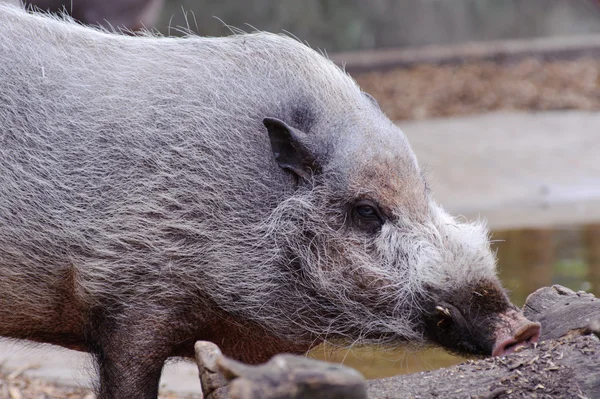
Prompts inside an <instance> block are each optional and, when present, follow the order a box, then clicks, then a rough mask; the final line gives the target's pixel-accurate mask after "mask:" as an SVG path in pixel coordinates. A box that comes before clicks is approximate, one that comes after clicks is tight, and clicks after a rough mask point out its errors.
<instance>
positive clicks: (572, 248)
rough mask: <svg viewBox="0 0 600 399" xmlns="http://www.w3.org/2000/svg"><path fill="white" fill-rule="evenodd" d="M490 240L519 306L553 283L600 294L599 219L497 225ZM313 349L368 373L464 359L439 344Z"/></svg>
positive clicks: (405, 370) (429, 366)
mask: <svg viewBox="0 0 600 399" xmlns="http://www.w3.org/2000/svg"><path fill="white" fill-rule="evenodd" d="M492 240H493V247H494V249H495V250H496V252H497V256H498V269H499V272H500V278H501V279H502V282H503V283H504V286H505V287H506V288H507V289H508V290H509V291H510V296H511V299H512V300H513V302H514V303H515V304H517V305H518V306H521V305H523V303H524V302H525V299H526V298H527V295H529V294H530V293H531V292H533V291H535V290H536V289H538V288H540V287H544V286H548V285H552V284H561V285H564V286H567V287H569V288H571V289H573V290H575V291H578V290H586V291H590V292H592V293H594V294H595V295H597V296H600V224H595V225H588V226H571V227H565V228H561V229H526V230H506V231H496V232H494V234H493V236H492ZM313 354H314V355H315V357H318V358H321V359H326V360H332V361H338V362H343V363H345V364H348V365H350V366H352V367H355V368H357V369H358V370H360V371H361V372H363V373H364V374H365V376H366V377H367V378H381V377H387V376H391V375H397V374H404V373H413V372H417V371H423V370H432V369H436V368H439V367H445V366H449V365H452V364H455V363H459V362H461V361H463V360H464V359H463V358H459V357H456V356H452V355H449V354H446V353H445V352H443V351H441V350H438V349H430V350H426V351H419V352H416V351H415V350H387V351H380V350H374V349H372V348H361V349H353V350H350V351H348V350H334V349H331V348H318V349H317V350H315V351H313Z"/></svg>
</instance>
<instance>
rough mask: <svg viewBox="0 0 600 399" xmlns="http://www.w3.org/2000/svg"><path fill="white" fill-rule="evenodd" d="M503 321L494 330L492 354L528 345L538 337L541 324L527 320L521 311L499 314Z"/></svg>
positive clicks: (503, 353) (496, 354) (504, 352)
mask: <svg viewBox="0 0 600 399" xmlns="http://www.w3.org/2000/svg"><path fill="white" fill-rule="evenodd" d="M501 319H503V322H502V323H501V325H500V326H499V328H498V329H497V331H496V343H495V345H494V349H493V351H492V356H504V355H508V354H510V353H513V352H515V351H517V350H519V348H523V347H526V346H529V345H530V344H533V343H535V342H537V341H538V339H539V338H540V332H541V329H542V328H541V325H540V323H533V322H531V321H529V320H527V319H526V318H525V317H524V316H523V315H522V314H521V312H517V311H512V312H509V313H508V314H503V315H501Z"/></svg>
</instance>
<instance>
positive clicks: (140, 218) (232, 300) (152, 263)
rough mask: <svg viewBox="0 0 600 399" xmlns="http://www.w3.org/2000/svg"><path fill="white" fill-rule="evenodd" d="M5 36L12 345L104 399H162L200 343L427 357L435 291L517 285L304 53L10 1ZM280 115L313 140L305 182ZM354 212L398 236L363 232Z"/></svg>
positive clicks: (351, 94)
mask: <svg viewBox="0 0 600 399" xmlns="http://www.w3.org/2000/svg"><path fill="white" fill-rule="evenodd" d="M0 38H1V39H0V165H1V167H0V335H4V336H9V337H14V338H29V339H32V340H36V341H45V342H51V343H56V344H60V345H63V346H67V347H71V348H75V349H81V350H87V351H91V352H93V353H95V354H96V356H97V357H98V360H99V362H100V375H101V384H102V387H101V388H100V396H101V397H104V398H108V397H123V398H125V397H154V396H155V395H156V387H157V384H158V379H157V376H160V368H161V367H162V362H163V361H164V360H165V359H166V358H167V357H168V356H173V355H187V354H189V353H190V351H192V350H193V349H192V345H193V342H194V341H195V340H197V339H207V340H213V341H214V342H216V343H217V344H219V345H221V346H222V348H223V350H224V352H225V353H227V354H229V355H233V356H236V357H238V358H241V359H242V360H245V361H260V360H264V359H266V358H268V356H270V355H272V354H273V353H275V352H278V351H281V350H288V351H304V350H306V349H308V348H309V347H310V346H311V345H312V344H313V343H316V342H321V341H323V340H327V339H329V340H334V341H344V342H349V343H353V342H356V343H367V342H375V343H379V344H385V343H389V344H398V343H401V342H407V341H411V342H423V341H425V340H426V338H427V337H426V334H425V330H424V328H423V326H422V323H423V320H422V319H423V317H424V316H423V314H424V313H426V312H427V310H426V309H425V307H426V306H425V304H426V303H428V302H429V301H430V300H434V299H432V298H434V297H435V296H436V295H438V293H440V292H442V293H443V292H445V293H448V295H450V296H451V294H452V293H454V292H456V290H461V289H464V290H467V291H468V290H470V289H471V288H472V287H476V286H477V285H478V284H479V283H481V282H484V283H485V284H487V285H486V286H489V285H490V284H491V285H493V286H496V285H497V286H498V287H499V284H498V282H497V278H496V275H495V270H494V256H493V255H492V253H491V252H490V249H489V244H488V239H487V232H486V230H485V228H484V227H483V226H482V225H480V224H467V223H461V222H458V221H457V220H455V219H454V218H452V217H451V216H449V215H448V214H447V213H446V212H444V211H443V210H442V208H440V207H439V206H438V205H436V203H435V202H434V201H433V200H432V199H431V197H430V195H429V192H428V190H427V188H426V185H425V183H424V180H423V178H422V174H421V171H420V169H419V166H418V163H417V161H416V158H415V156H414V154H413V152H412V150H411V148H410V146H409V144H408V142H407V140H406V138H405V136H404V135H403V133H402V132H401V131H400V130H399V129H398V128H397V127H396V126H395V125H394V124H393V123H392V122H390V121H389V120H388V119H387V118H386V117H385V116H384V115H383V113H382V112H381V110H380V109H379V108H378V107H377V106H376V104H375V103H374V102H373V101H372V99H370V98H368V97H367V96H365V94H364V93H362V92H361V90H360V89H359V87H358V86H357V85H356V83H355V82H354V81H353V80H352V79H351V78H350V77H349V76H347V75H346V74H344V73H343V72H342V71H341V70H340V69H339V68H337V67H336V66H335V65H334V64H333V63H332V62H330V61H329V60H327V59H325V58H324V57H322V56H321V55H319V54H318V53H317V52H315V51H313V50H311V49H310V48H308V47H306V46H304V45H303V44H301V43H299V42H297V41H295V40H292V39H290V38H288V37H285V36H279V35H274V34H268V33H254V34H243V35H235V36H231V37H228V38H201V37H189V38H185V39H175V38H156V37H128V36H123V35H114V34H108V33H106V32H101V31H98V30H94V29H90V28H86V27H82V26H78V25H76V24H73V23H72V22H69V21H64V20H59V19H56V18H53V17H48V16H43V15H32V14H27V13H26V12H25V11H22V10H19V9H17V8H15V7H10V6H4V5H0ZM265 118H277V119H279V120H281V121H284V122H285V123H286V124H287V125H289V126H290V127H291V128H293V129H297V130H298V131H301V132H303V133H304V134H305V135H306V137H305V139H306V140H307V143H305V144H306V146H307V148H308V151H309V152H310V153H311V155H312V156H313V157H314V165H315V166H316V167H315V168H314V170H312V171H310V173H309V175H308V178H307V179H304V178H302V177H301V176H299V175H298V174H295V173H290V171H289V170H284V169H283V168H282V167H280V165H278V162H277V161H276V157H277V154H274V153H273V149H272V147H271V142H270V139H269V134H268V133H267V129H266V128H265V124H266V122H265V121H264V119H265ZM357 201H359V202H360V201H369V203H376V204H378V206H379V207H380V208H381V209H382V210H383V211H382V212H384V213H385V214H386V216H385V223H383V225H382V226H380V228H379V229H377V230H376V231H365V229H362V228H361V227H360V223H358V224H357V223H356V221H355V220H354V219H353V215H354V214H353V212H354V211H353V209H355V204H356V203H357ZM353 220H354V222H353ZM485 284H484V285H485ZM502 295H503V294H502ZM502 298H504V297H502ZM435 300H437V297H436V298H435ZM503 300H504V299H502V301H503ZM503 306H504V305H503ZM501 308H502V309H504V308H503V307H501ZM438 324H439V323H438ZM234 332H236V333H237V335H235V334H234ZM253 332H255V333H253ZM263 332H265V333H268V334H270V335H267V336H265V340H264V342H257V341H259V338H258V337H261V336H263V335H262V333H263ZM147 386H150V388H148V387H147Z"/></svg>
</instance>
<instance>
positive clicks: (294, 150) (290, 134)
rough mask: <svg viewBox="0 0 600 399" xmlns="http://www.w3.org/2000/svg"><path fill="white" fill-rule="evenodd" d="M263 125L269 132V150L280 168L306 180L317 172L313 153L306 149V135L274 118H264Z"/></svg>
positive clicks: (317, 168) (317, 167)
mask: <svg viewBox="0 0 600 399" xmlns="http://www.w3.org/2000/svg"><path fill="white" fill-rule="evenodd" d="M263 123H264V124H265V127H266V128H267V130H268V131H269V139H270V140H271V149H272V150H273V155H275V160H276V161H277V163H278V164H279V166H280V167H282V168H283V169H287V170H289V171H290V172H293V173H295V174H296V175H297V176H299V177H302V178H304V179H306V180H309V179H310V176H311V175H312V174H314V173H316V172H318V171H319V166H318V164H317V161H316V159H315V157H314V155H313V152H312V151H311V150H310V148H309V147H308V137H307V136H306V133H304V132H302V131H300V130H298V129H295V128H293V127H291V126H288V125H287V124H286V123H285V122H283V121H280V120H279V119H275V118H265V119H263Z"/></svg>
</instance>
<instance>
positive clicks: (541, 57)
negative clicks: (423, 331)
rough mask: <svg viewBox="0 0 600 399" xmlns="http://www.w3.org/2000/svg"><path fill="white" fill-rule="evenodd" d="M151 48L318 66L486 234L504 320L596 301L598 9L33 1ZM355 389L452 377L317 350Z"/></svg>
mask: <svg viewBox="0 0 600 399" xmlns="http://www.w3.org/2000/svg"><path fill="white" fill-rule="evenodd" d="M30 3H34V4H37V5H38V6H39V7H41V8H43V9H51V10H58V9H60V7H62V6H63V4H62V3H66V4H64V6H65V7H66V9H67V10H68V11H70V12H71V13H72V15H73V16H74V17H75V18H77V19H78V20H80V21H82V22H84V23H89V24H96V23H100V24H102V25H104V26H106V27H110V26H112V27H119V26H124V27H127V28H128V29H132V30H135V29H140V28H141V27H146V28H148V29H156V30H158V31H160V32H161V33H162V34H164V35H184V34H186V33H188V32H193V33H198V34H200V35H210V36H220V35H229V34H231V31H230V29H229V28H228V27H227V26H226V24H228V25H231V26H233V27H235V28H241V29H243V30H246V31H252V30H254V29H258V30H267V31H272V32H288V34H292V35H295V36H296V37H298V38H299V39H300V40H302V41H306V42H307V43H309V44H310V45H311V47H313V48H318V49H321V50H322V51H324V52H326V53H327V54H328V55H329V56H330V57H331V58H332V59H333V60H334V61H335V62H337V63H338V64H340V65H342V66H344V67H345V69H346V70H347V71H348V72H349V73H350V74H351V75H352V76H353V77H354V78H355V79H356V80H357V82H358V83H359V84H360V85H361V87H362V88H363V89H364V90H365V91H367V92H369V93H370V94H372V95H373V96H374V97H375V98H376V99H377V101H378V102H379V104H380V106H381V108H382V109H383V110H384V111H385V112H386V113H387V115H388V116H389V117H390V118H391V119H392V120H394V121H396V123H397V124H398V125H399V126H400V127H401V128H402V129H403V131H404V132H405V133H406V135H407V136H408V138H409V141H410V142H411V144H412V146H413V148H414V150H415V152H416V153H417V156H418V158H419V160H420V162H421V164H422V165H424V167H425V169H426V171H427V175H428V177H429V180H430V181H431V182H432V186H433V193H434V197H435V198H436V199H437V200H438V201H439V202H440V203H441V204H442V205H444V206H445V207H446V208H447V209H448V210H449V211H451V212H452V213H454V214H458V215H461V217H463V218H465V219H468V220H475V219H485V220H487V222H488V224H489V226H490V228H491V229H492V233H491V239H492V241H493V243H492V245H493V248H494V250H495V251H496V252H497V256H498V265H499V273H500V276H501V278H502V280H503V282H504V284H505V286H506V287H507V289H508V290H509V291H510V292H511V297H512V299H513V301H514V302H515V303H516V304H517V305H522V304H523V303H524V301H525V298H526V297H527V295H528V294H529V293H531V292H532V291H534V290H536V289H537V288H539V287H542V286H548V285H552V284H562V285H565V286H568V287H570V288H572V289H574V290H587V291H591V292H593V293H595V294H596V295H600V115H599V114H598V113H597V111H598V110H599V109H600V1H597V0H502V1H499V0H369V1H366V0H363V1H361V0H304V1H302V2H300V1H273V0H246V1H243V2H242V1H227V0H164V1H162V0H104V1H102V0H79V1H78V0H72V1H71V0H67V1H64V2H61V1H54V0H36V1H31V2H30ZM313 354H314V355H315V356H317V357H320V358H325V359H329V360H336V361H343V362H345V363H346V364H350V365H352V366H354V367H356V368H358V369H359V370H361V371H362V372H363V373H364V374H365V375H366V376H367V377H368V378H376V377H384V376H390V375H394V374H399V373H407V372H414V371H419V370H428V369H433V368H436V367H441V366H446V365H449V364H453V363H456V362H458V361H461V360H462V359H459V358H455V357H453V356H450V355H448V354H445V353H443V352H442V351H439V350H430V351H426V352H418V353H417V352H414V351H410V350H408V351H406V350H394V351H390V350H386V351H381V350H374V349H373V348H366V349H364V348H351V349H350V350H347V349H344V348H342V349H340V348H319V349H317V350H315V351H314V352H313Z"/></svg>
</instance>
